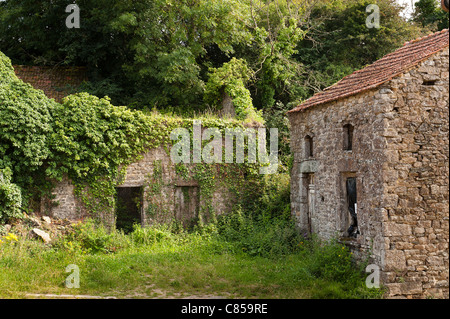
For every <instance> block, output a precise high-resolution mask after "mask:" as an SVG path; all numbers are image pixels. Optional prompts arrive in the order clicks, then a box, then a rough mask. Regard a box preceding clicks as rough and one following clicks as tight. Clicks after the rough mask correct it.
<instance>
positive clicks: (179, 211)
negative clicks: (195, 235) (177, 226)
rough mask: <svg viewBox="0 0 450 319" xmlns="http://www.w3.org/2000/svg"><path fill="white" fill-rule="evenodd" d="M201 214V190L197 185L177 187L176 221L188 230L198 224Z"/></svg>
mask: <svg viewBox="0 0 450 319" xmlns="http://www.w3.org/2000/svg"><path fill="white" fill-rule="evenodd" d="M199 212H200V188H199V187H198V186H197V185H178V186H176V187H175V220H177V221H178V222H180V223H182V224H183V226H184V227H185V228H186V229H190V228H192V227H194V226H195V225H197V224H198V221H199Z"/></svg>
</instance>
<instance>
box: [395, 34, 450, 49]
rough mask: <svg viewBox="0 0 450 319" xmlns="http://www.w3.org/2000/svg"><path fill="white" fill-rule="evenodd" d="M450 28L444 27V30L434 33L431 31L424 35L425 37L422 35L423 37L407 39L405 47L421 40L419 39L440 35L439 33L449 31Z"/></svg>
mask: <svg viewBox="0 0 450 319" xmlns="http://www.w3.org/2000/svg"><path fill="white" fill-rule="evenodd" d="M448 30H449V29H443V30H441V31H438V32H433V33H430V34H428V35H425V36H423V37H421V38H418V39H414V40H411V41H407V42H405V44H404V45H403V47H405V46H407V45H409V44H413V43H416V42H419V41H423V40H425V39H427V38H430V37H433V36H438V35H440V34H441V33H445V32H448ZM403 47H402V48H403ZM400 49H401V48H400Z"/></svg>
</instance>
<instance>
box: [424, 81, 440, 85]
mask: <svg viewBox="0 0 450 319" xmlns="http://www.w3.org/2000/svg"><path fill="white" fill-rule="evenodd" d="M436 82H437V81H423V85H425V86H433V85H436Z"/></svg>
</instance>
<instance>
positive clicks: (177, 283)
mask: <svg viewBox="0 0 450 319" xmlns="http://www.w3.org/2000/svg"><path fill="white" fill-rule="evenodd" d="M83 227H84V226H83ZM83 227H81V228H80V229H81V230H80V231H79V232H78V233H77V234H78V235H77V236H72V237H70V236H69V237H66V238H63V239H61V240H60V241H59V242H57V243H55V244H54V245H53V246H46V245H44V244H43V243H39V242H35V241H29V240H24V239H21V238H19V240H18V241H17V242H10V243H4V244H2V245H1V246H0V269H1V271H0V297H1V298H17V297H24V296H25V295H26V294H27V293H31V294H73V295H91V296H92V295H94V296H115V297H118V298H168V297H174V298H176V297H180V296H184V297H189V296H194V295H195V296H199V295H200V296H221V297H225V298H261V299H276V298H293V299H301V298H369V297H380V293H379V292H378V291H369V290H368V289H367V288H365V287H364V285H363V283H364V280H363V277H362V276H361V274H360V273H359V272H358V270H357V269H355V270H354V272H352V273H348V274H349V275H348V276H349V278H348V280H347V279H345V278H340V277H336V278H334V277H333V276H337V275H339V274H340V273H341V272H342V271H344V272H348V271H349V270H348V269H346V268H344V266H342V267H341V268H342V269H339V271H338V270H335V269H333V268H330V269H329V267H328V268H327V267H323V266H322V264H321V263H323V262H324V260H323V258H328V257H327V256H328V255H330V256H331V257H329V258H332V257H333V256H334V255H333V254H335V253H339V254H341V252H340V251H337V252H336V249H340V247H331V248H330V249H328V250H327V249H325V250H323V251H320V249H318V248H317V247H312V246H311V247H310V248H304V249H298V250H295V251H293V252H291V253H289V254H284V255H279V256H258V255H256V256H252V255H250V254H248V253H246V252H245V250H243V249H242V247H241V246H240V245H239V244H237V243H233V242H228V241H224V240H223V238H221V237H220V236H219V235H217V234H215V233H212V234H211V233H207V234H187V233H181V234H174V233H171V232H170V231H169V230H164V229H155V230H142V229H136V230H135V232H134V233H132V234H130V235H128V236H125V235H124V234H121V233H117V232H116V233H113V234H110V235H109V237H107V239H105V237H104V236H106V235H105V232H104V231H102V230H97V229H95V228H92V227H84V228H83ZM88 238H89V240H92V242H91V241H88V240H87V239H88ZM94 239H99V240H94ZM67 243H72V244H70V245H69V244H67ZM92 243H95V245H104V247H103V246H102V247H95V246H92V247H91V246H89V245H93V244H92ZM98 243H101V244H98ZM299 244H300V243H299ZM73 247H76V248H73ZM93 248H96V249H93ZM103 248H105V249H104V250H103ZM94 250H95V252H94ZM345 253H346V252H345V251H342V255H344V254H345ZM320 254H322V255H324V254H325V257H323V256H322V255H320ZM345 261H346V260H344V259H343V262H345ZM70 264H76V265H77V266H78V267H79V268H80V289H67V288H65V279H66V277H67V276H68V275H69V274H68V273H66V272H65V269H66V267H67V266H68V265H70ZM321 267H322V268H323V269H324V270H323V271H322V268H321ZM333 267H335V266H333ZM336 267H337V266H336ZM327 269H328V270H327ZM336 274H337V275H336ZM346 274H347V273H346Z"/></svg>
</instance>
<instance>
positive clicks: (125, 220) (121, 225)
mask: <svg viewBox="0 0 450 319" xmlns="http://www.w3.org/2000/svg"><path fill="white" fill-rule="evenodd" d="M142 204H143V191H142V188H141V187H120V188H117V198H116V217H117V221H116V227H117V229H119V230H123V231H124V232H125V233H126V234H128V233H131V232H132V231H133V226H134V225H135V224H138V225H141V224H142V222H141V210H142Z"/></svg>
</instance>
